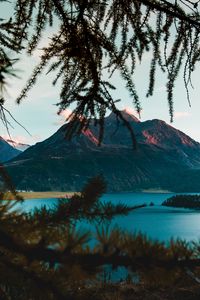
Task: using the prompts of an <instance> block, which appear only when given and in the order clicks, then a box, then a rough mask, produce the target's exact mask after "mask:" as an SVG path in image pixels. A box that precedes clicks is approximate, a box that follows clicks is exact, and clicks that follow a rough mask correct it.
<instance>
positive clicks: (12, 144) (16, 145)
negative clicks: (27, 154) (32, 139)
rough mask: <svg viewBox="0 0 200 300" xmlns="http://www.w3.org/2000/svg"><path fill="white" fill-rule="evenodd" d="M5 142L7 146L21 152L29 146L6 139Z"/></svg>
mask: <svg viewBox="0 0 200 300" xmlns="http://www.w3.org/2000/svg"><path fill="white" fill-rule="evenodd" d="M6 142H7V143H8V144H9V145H11V146H12V147H14V148H15V149H17V150H20V151H22V152H23V151H25V150H26V149H28V148H29V147H30V145H28V144H23V143H20V142H16V141H13V140H11V139H6Z"/></svg>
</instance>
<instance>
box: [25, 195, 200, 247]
mask: <svg viewBox="0 0 200 300" xmlns="http://www.w3.org/2000/svg"><path fill="white" fill-rule="evenodd" d="M172 195H174V194H159V193H120V194H106V195H104V196H103V199H104V200H105V201H112V202H113V203H119V202H123V203H126V204H128V205H131V206H132V205H138V204H143V203H146V204H147V205H149V204H150V202H153V203H154V206H147V207H144V208H141V209H137V210H134V211H132V212H131V213H129V215H128V216H125V217H116V218H114V220H113V222H112V224H113V225H115V224H116V225H118V226H120V227H121V228H124V229H126V230H129V231H131V232H142V233H145V234H146V235H147V236H148V237H150V238H153V239H158V240H160V241H165V242H167V241H169V240H170V239H171V238H172V237H173V238H177V237H179V238H182V239H185V240H187V241H190V240H196V241H197V240H200V211H195V210H188V209H180V208H169V207H162V206H161V203H162V202H163V201H164V200H166V199H167V198H169V197H171V196H172ZM57 201H58V200H57V199H31V200H26V201H25V202H24V203H23V204H22V206H23V209H24V210H26V211H31V210H33V209H34V207H41V206H43V205H47V206H49V207H52V206H53V205H54V204H55V203H56V202H57ZM84 225H85V227H86V228H87V227H88V226H89V225H88V224H84Z"/></svg>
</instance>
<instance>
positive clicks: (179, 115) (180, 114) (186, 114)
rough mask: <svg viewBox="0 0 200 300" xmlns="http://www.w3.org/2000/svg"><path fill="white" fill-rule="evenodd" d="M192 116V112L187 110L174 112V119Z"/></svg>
mask: <svg viewBox="0 0 200 300" xmlns="http://www.w3.org/2000/svg"><path fill="white" fill-rule="evenodd" d="M188 117H191V113H189V112H187V111H177V112H175V113H174V119H181V118H188Z"/></svg>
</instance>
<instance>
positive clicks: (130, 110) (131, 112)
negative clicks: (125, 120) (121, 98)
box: [124, 106, 138, 116]
mask: <svg viewBox="0 0 200 300" xmlns="http://www.w3.org/2000/svg"><path fill="white" fill-rule="evenodd" d="M124 111H125V112H126V113H127V114H129V115H133V116H138V113H137V111H136V110H135V109H134V108H133V107H130V106H125V107H124Z"/></svg>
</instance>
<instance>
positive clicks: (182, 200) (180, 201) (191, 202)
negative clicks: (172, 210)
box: [162, 195, 200, 209]
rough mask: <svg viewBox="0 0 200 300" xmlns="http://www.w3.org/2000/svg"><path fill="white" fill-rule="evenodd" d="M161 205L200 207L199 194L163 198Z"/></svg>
mask: <svg viewBox="0 0 200 300" xmlns="http://www.w3.org/2000/svg"><path fill="white" fill-rule="evenodd" d="M162 205H163V206H171V207H183V208H191V209H200V195H175V196H172V197H170V198H168V199H167V200H165V201H164V202H163V203H162Z"/></svg>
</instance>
